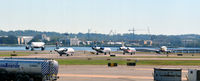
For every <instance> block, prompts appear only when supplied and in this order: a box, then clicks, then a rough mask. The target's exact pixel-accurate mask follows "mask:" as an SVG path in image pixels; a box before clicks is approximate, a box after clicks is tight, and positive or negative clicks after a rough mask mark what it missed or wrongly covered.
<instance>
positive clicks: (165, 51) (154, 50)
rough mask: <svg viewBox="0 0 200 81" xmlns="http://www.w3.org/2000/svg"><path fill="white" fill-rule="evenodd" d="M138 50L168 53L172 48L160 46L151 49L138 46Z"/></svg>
mask: <svg viewBox="0 0 200 81" xmlns="http://www.w3.org/2000/svg"><path fill="white" fill-rule="evenodd" d="M137 50H138V51H145V52H156V53H158V54H162V53H163V54H169V53H171V52H172V51H173V50H168V49H167V47H166V46H161V47H160V48H159V49H151V48H138V49H137Z"/></svg>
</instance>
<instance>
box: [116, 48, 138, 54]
mask: <svg viewBox="0 0 200 81" xmlns="http://www.w3.org/2000/svg"><path fill="white" fill-rule="evenodd" d="M119 49H120V50H122V51H123V55H125V53H130V54H131V55H133V54H135V53H136V49H135V48H131V47H125V46H122V47H120V48H119Z"/></svg>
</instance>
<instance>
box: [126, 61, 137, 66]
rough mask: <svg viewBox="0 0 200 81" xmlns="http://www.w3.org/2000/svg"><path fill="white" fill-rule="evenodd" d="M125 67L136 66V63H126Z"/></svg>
mask: <svg viewBox="0 0 200 81" xmlns="http://www.w3.org/2000/svg"><path fill="white" fill-rule="evenodd" d="M127 66H136V63H135V62H128V63H127Z"/></svg>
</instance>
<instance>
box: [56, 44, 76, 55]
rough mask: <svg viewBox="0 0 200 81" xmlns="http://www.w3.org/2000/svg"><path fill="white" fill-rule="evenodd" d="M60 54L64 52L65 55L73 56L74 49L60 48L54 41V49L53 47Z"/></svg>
mask: <svg viewBox="0 0 200 81" xmlns="http://www.w3.org/2000/svg"><path fill="white" fill-rule="evenodd" d="M54 51H56V52H57V53H58V54H59V55H60V56H62V55H63V54H65V55H66V56H69V55H71V56H73V54H74V49H73V48H60V47H59V45H58V44H57V43H56V49H54Z"/></svg>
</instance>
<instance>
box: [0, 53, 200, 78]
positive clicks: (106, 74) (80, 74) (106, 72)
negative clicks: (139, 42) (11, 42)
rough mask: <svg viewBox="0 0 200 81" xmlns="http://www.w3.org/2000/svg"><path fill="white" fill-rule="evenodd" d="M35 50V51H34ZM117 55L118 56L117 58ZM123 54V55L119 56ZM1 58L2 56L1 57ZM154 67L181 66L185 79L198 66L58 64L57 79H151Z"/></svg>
mask: <svg viewBox="0 0 200 81" xmlns="http://www.w3.org/2000/svg"><path fill="white" fill-rule="evenodd" d="M36 52H37V51H36ZM116 56H117V58H114V59H134V60H200V58H141V57H140V58H131V57H134V56H135V57H136V56H166V55H158V54H145V53H144V54H136V55H130V54H127V55H123V54H120V53H116ZM118 56H119V58H118ZM121 56H125V57H121ZM17 57H19V58H53V59H87V58H92V59H107V58H110V56H109V55H104V54H100V55H95V54H90V53H89V52H80V51H79V52H76V53H75V54H74V55H73V56H65V55H63V56H59V54H57V53H55V52H51V53H48V54H40V53H39V52H38V53H37V54H31V55H29V56H17ZM96 57H101V58H96ZM1 58H3V57H1ZM154 68H182V81H186V80H187V79H186V74H187V70H188V69H199V68H200V66H161V65H158V66H155V65H154V66H153V65H137V66H126V65H118V66H117V67H108V66H107V65H60V66H59V74H58V76H59V77H60V78H59V79H58V81H153V70H154Z"/></svg>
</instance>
